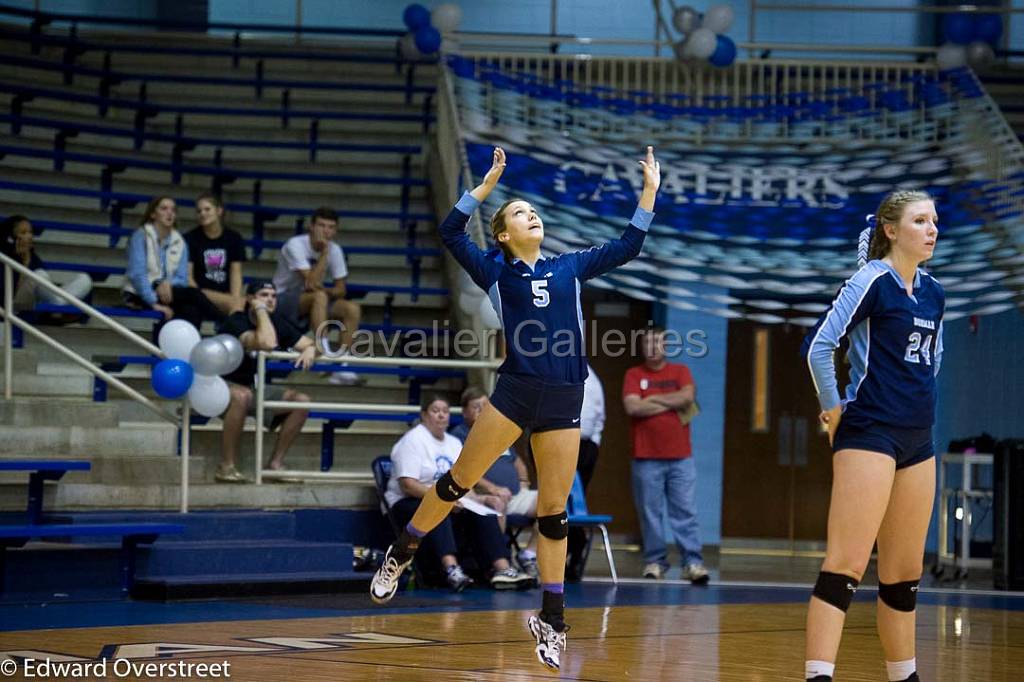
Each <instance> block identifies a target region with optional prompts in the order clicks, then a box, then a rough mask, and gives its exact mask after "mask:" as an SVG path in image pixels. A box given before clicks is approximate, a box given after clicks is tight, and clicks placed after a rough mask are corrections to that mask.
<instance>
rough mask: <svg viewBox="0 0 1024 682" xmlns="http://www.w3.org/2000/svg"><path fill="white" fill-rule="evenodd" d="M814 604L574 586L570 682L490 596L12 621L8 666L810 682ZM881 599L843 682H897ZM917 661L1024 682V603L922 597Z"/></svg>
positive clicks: (24, 614)
mask: <svg viewBox="0 0 1024 682" xmlns="http://www.w3.org/2000/svg"><path fill="white" fill-rule="evenodd" d="M809 591H810V587H809V586H803V587H800V586H791V585H790V586H784V585H770V584H761V585H758V584H753V583H749V584H741V583H732V584H725V585H723V584H719V585H711V586H709V587H705V588H700V587H693V586H690V585H688V584H684V583H672V582H666V583H660V584H657V585H652V584H651V583H649V582H646V583H644V582H640V581H636V582H632V581H630V582H627V583H626V584H620V585H619V586H618V587H617V588H614V587H612V586H611V584H610V583H605V582H600V581H587V582H585V583H583V584H581V585H571V586H568V590H567V598H568V601H569V605H570V608H569V611H568V613H567V620H568V621H569V623H570V624H571V626H572V631H571V632H570V634H569V647H568V650H567V651H566V652H564V653H563V658H562V670H561V674H560V675H556V674H555V673H553V672H549V671H547V669H546V668H544V667H543V666H541V665H540V664H539V663H538V662H537V661H536V659H535V657H534V654H533V645H532V640H531V639H530V637H529V634H528V633H527V631H526V628H525V622H526V619H527V618H528V616H529V614H530V613H531V612H532V611H531V609H533V608H534V607H535V602H536V600H537V593H536V592H525V593H514V594H499V593H493V592H490V591H488V590H471V591H468V592H466V593H464V594H462V595H451V594H448V593H446V592H441V591H429V590H421V591H417V592H415V593H409V594H404V593H400V594H399V595H398V597H396V599H395V602H393V604H394V606H393V607H389V608H385V609H374V608H371V605H370V604H369V600H368V599H364V598H363V597H362V596H361V595H324V596H320V597H292V598H286V597H282V598H264V599H262V600H259V599H249V600H244V601H216V602H187V603H176V604H139V603H134V602H127V603H119V604H118V603H115V604H100V603H97V604H51V605H50V606H47V607H24V606H22V607H13V606H3V607H0V616H2V624H3V629H4V630H5V631H4V632H0V659H3V658H13V659H15V660H19V658H24V657H28V658H41V657H43V656H44V655H43V654H41V653H33V652H43V651H45V652H49V654H46V655H47V656H49V657H50V658H51V660H52V661H56V660H58V657H59V658H60V659H61V660H64V661H70V660H75V659H76V658H77V659H78V660H90V661H94V660H96V659H97V658H107V659H109V664H110V666H111V668H109V674H108V676H107V679H141V678H140V677H136V676H128V677H125V676H116V675H115V674H114V672H113V667H112V666H113V661H114V660H115V659H131V660H132V661H134V662H136V663H144V662H165V663H166V662H170V661H178V660H183V661H187V662H191V663H199V662H205V663H223V662H225V661H226V662H228V663H230V673H231V679H233V680H246V681H248V680H253V681H264V680H266V681H269V680H331V681H332V682H333V681H336V680H345V681H349V680H403V681H404V680H429V681H430V682H441V681H443V680H484V681H486V680H494V681H497V680H535V679H538V680H539V679H552V678H556V677H561V679H567V680H608V681H615V682H618V681H621V680H722V681H723V682H724V681H739V680H743V681H750V680H766V681H767V680H795V681H799V680H802V679H803V676H802V671H803V619H804V609H805V603H806V597H807V594H809ZM874 596H875V595H874V593H873V592H871V591H870V589H869V590H863V591H862V593H861V594H858V598H857V601H856V602H855V603H854V604H853V606H852V607H851V609H850V612H849V617H848V620H847V627H846V631H845V635H844V638H843V644H842V647H841V651H840V657H839V661H838V667H837V679H838V680H850V681H853V680H864V681H867V680H871V681H876V680H885V679H886V677H885V670H884V666H883V663H882V660H883V657H882V652H881V647H880V645H879V643H878V638H877V635H876V634H875V627H874V602H873V599H874ZM332 600H333V601H334V602H337V603H336V604H335V603H332ZM360 600H363V601H360ZM363 602H365V603H363ZM403 604H404V606H403ZM46 609H50V610H49V612H46ZM58 624H66V625H67V626H72V625H73V626H74V627H60V626H58ZM917 657H918V664H919V671H920V673H921V677H922V679H923V680H931V681H942V682H953V681H970V682H975V681H979V680H1007V681H1008V680H1021V679H1024V594H1021V593H1016V594H1014V593H1010V594H1007V593H1001V594H996V593H984V592H981V591H972V592H967V593H965V592H963V591H956V590H949V591H943V590H931V591H928V592H925V593H923V594H921V596H920V600H919V609H918V654H917ZM0 671H2V670H0ZM8 676H9V675H8ZM165 676H166V675H165ZM21 677H22V675H21V674H19V676H18V678H21ZM193 677H195V676H193ZM50 679H55V678H50Z"/></svg>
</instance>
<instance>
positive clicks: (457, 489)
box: [435, 471, 469, 502]
mask: <svg viewBox="0 0 1024 682" xmlns="http://www.w3.org/2000/svg"><path fill="white" fill-rule="evenodd" d="M435 490H437V496H438V497H440V498H441V499H442V500H443V501H445V502H455V501H456V500H458V499H460V498H461V497H462V496H463V495H465V494H466V493H468V492H469V488H463V487H462V486H460V485H459V484H458V483H456V482H455V479H454V478H452V472H451V471H446V472H445V473H444V475H443V476H441V478H439V479H437V484H436V488H435Z"/></svg>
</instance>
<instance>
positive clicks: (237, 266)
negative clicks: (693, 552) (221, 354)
mask: <svg viewBox="0 0 1024 682" xmlns="http://www.w3.org/2000/svg"><path fill="white" fill-rule="evenodd" d="M223 219H224V204H222V203H221V200H220V199H219V198H218V197H216V196H214V195H213V194H209V193H205V192H204V193H203V194H200V195H199V197H198V198H197V199H196V222H198V223H199V226H198V227H196V228H195V229H194V230H192V231H191V232H189V233H188V234H187V235H185V241H186V242H187V243H188V254H189V264H188V280H189V286H193V287H196V288H198V289H201V290H202V292H203V293H204V294H206V298H208V299H210V301H211V302H212V303H213V304H214V305H215V306H217V308H218V309H220V311H221V312H223V313H224V314H225V315H230V314H232V313H236V312H239V311H241V310H242V308H243V307H244V306H245V298H244V295H243V293H242V263H244V262H245V243H244V242H243V241H242V235H240V234H238V233H237V232H235V231H234V230H232V229H230V228H228V227H225V226H224V224H223V222H222V221H223Z"/></svg>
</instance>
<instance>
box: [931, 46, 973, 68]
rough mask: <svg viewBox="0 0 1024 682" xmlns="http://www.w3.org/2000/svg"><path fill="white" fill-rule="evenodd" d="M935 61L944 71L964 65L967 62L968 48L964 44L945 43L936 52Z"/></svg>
mask: <svg viewBox="0 0 1024 682" xmlns="http://www.w3.org/2000/svg"><path fill="white" fill-rule="evenodd" d="M935 61H936V63H938V65H939V68H940V69H942V70H943V71H945V70H947V69H955V68H957V67H960V66H963V65H964V64H966V63H967V48H966V47H964V46H963V45H956V44H954V43H945V44H943V45H942V47H940V48H939V51H938V52H936V53H935Z"/></svg>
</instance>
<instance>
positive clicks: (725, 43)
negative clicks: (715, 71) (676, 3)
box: [672, 5, 736, 67]
mask: <svg viewBox="0 0 1024 682" xmlns="http://www.w3.org/2000/svg"><path fill="white" fill-rule="evenodd" d="M735 18H736V16H735V14H734V13H733V11H732V7H730V6H729V5H712V6H711V7H708V11H707V12H705V13H704V15H703V16H701V14H700V13H699V12H697V10H695V9H694V8H693V7H690V6H689V5H683V6H682V7H679V8H677V9H676V11H675V12H673V14H672V25H673V26H675V27H676V30H677V31H679V32H680V33H681V34H682V35H683V37H682V38H681V39H680V40H679V41H678V42H676V43H675V44H674V45H673V46H672V49H673V50H674V51H675V53H676V57H677V58H678V59H679V60H680V61H683V60H686V59H707V60H708V61H709V62H710V63H711V64H713V65H714V66H720V67H725V66H729V65H730V64H732V63H733V62H734V61H736V43H735V42H733V40H732V38H730V37H729V36H727V35H724V34H725V32H726V31H728V30H729V28H730V27H731V26H732V22H733V19H735Z"/></svg>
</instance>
